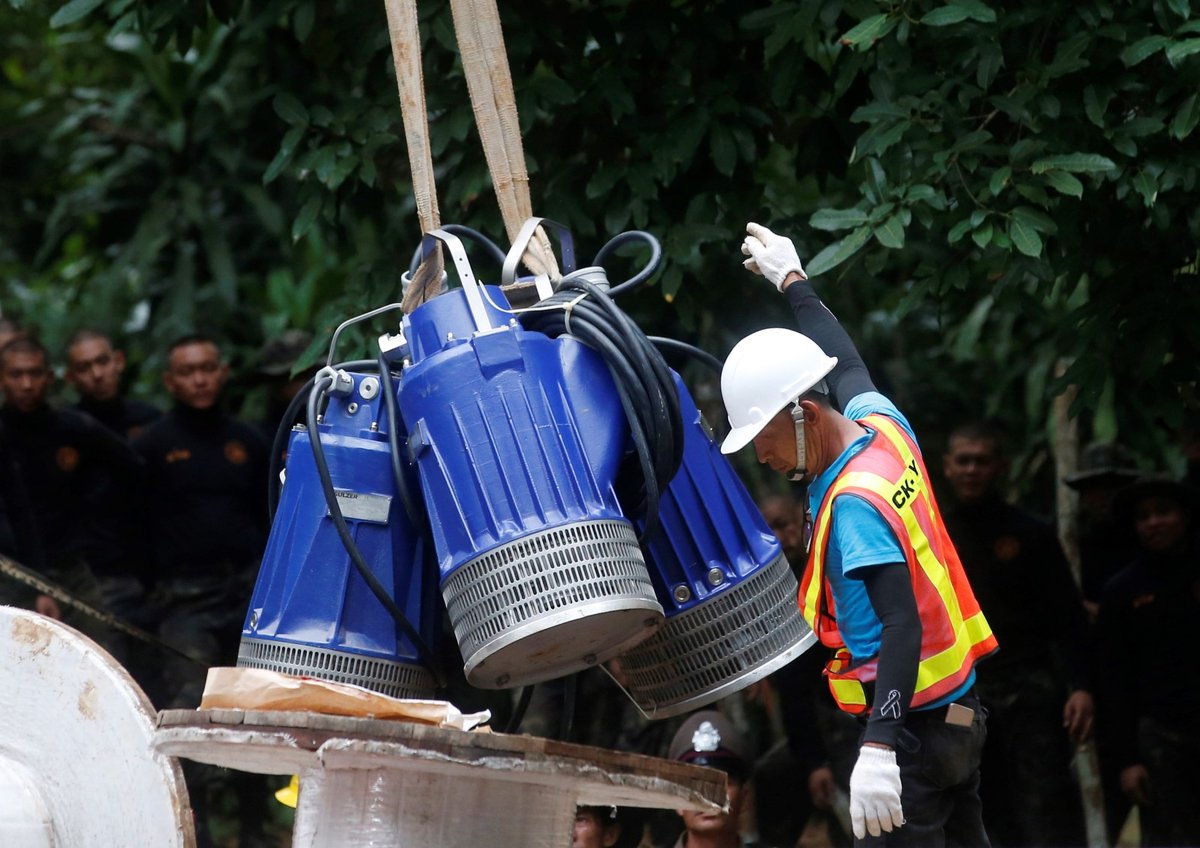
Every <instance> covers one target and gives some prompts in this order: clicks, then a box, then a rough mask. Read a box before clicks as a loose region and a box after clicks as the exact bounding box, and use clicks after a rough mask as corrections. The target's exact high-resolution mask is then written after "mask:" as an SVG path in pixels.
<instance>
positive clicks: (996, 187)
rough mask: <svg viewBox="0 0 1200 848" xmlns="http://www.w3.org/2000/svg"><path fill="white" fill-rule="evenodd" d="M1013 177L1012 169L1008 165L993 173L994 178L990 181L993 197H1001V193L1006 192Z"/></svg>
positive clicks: (989, 187) (989, 186) (989, 188)
mask: <svg viewBox="0 0 1200 848" xmlns="http://www.w3.org/2000/svg"><path fill="white" fill-rule="evenodd" d="M1011 177H1012V168H1010V167H1008V166H1007V165H1002V166H1000V167H999V168H997V169H996V170H995V171H993V172H992V178H991V179H990V180H988V190H989V191H991V193H992V196H993V197H999V196H1000V192H1002V191H1004V187H1005V186H1006V185H1008V181H1009V178H1011Z"/></svg>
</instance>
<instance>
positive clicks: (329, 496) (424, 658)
mask: <svg viewBox="0 0 1200 848" xmlns="http://www.w3.org/2000/svg"><path fill="white" fill-rule="evenodd" d="M332 385H333V378H331V377H322V378H321V379H320V380H318V381H317V383H316V384H315V385H314V386H313V387H312V389H311V391H309V392H308V400H307V413H308V431H309V443H310V444H311V445H312V453H313V462H314V463H315V464H316V466H317V476H318V477H319V478H320V480H321V492H322V493H323V494H324V495H325V506H326V508H327V509H328V510H329V517H330V518H331V519H333V526H334V527H335V528H336V529H337V534H338V538H339V539H341V540H342V546H343V547H344V548H345V549H346V553H347V554H349V555H350V561H351V562H352V563H354V568H355V570H357V571H358V575H359V577H361V578H362V579H363V582H365V583H366V584H367V587H368V588H369V589H370V590H371V593H372V594H373V595H375V597H376V599H377V600H378V601H379V602H380V603H381V604H383V607H384V609H386V610H387V611H388V613H389V614H390V615H391V616H392V618H393V619H394V620H395V622H396V626H397V627H399V628H400V631H401V632H402V633H403V634H404V635H405V636H407V637H408V639H409V641H410V642H412V645H413V647H414V648H415V649H416V651H417V656H418V657H419V659H420V660H421V664H422V665H424V666H425V668H426V669H428V670H429V673H430V674H432V675H433V676H434V679H435V681H436V683H437V686H438V688H439V689H441V688H444V687H445V685H446V684H445V680H444V679H443V677H442V675H441V673H440V671H439V670H438V666H437V664H436V662H435V661H434V658H433V652H432V651H430V650H429V646H428V645H426V644H425V640H424V639H423V638H421V634H420V633H418V632H417V629H416V628H415V627H413V625H412V622H410V621H409V620H408V617H407V616H406V615H405V614H404V610H402V609H400V607H399V605H397V604H396V602H395V600H393V599H392V597H391V595H389V594H388V593H387V590H386V589H384V588H383V584H381V583H380V582H379V578H377V577H376V576H375V574H374V573H373V572H372V571H371V568H370V566H369V565H367V561H366V558H364V557H363V555H362V551H360V550H359V549H358V545H357V544H355V542H354V537H353V536H351V535H350V528H349V526H348V525H347V524H346V517H345V516H344V515H342V507H341V505H340V504H339V503H338V501H337V492H335V491H334V488H333V478H332V477H331V476H330V474H329V464H328V463H327V462H326V460H325V448H324V446H323V445H322V444H321V439H320V430H319V429H318V427H319V425H318V422H317V414H318V408H319V407H320V404H321V401H322V400H323V399H324V397H325V392H326V391H328V390H329V388H330V386H332Z"/></svg>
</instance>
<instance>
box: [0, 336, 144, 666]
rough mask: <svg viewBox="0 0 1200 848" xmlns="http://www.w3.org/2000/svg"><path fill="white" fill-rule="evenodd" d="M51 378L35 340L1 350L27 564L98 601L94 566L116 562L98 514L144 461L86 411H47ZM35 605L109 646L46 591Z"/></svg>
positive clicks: (1, 383)
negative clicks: (29, 540) (24, 513)
mask: <svg viewBox="0 0 1200 848" xmlns="http://www.w3.org/2000/svg"><path fill="white" fill-rule="evenodd" d="M50 381H51V372H50V368H49V365H48V357H47V355H46V349H45V348H44V347H43V346H42V345H41V343H40V342H38V341H36V340H34V339H31V338H27V337H26V338H19V339H16V340H15V341H12V342H10V343H9V344H8V345H6V346H5V347H4V348H3V350H2V351H0V388H2V389H3V391H4V395H5V403H4V407H3V409H2V410H0V418H2V419H3V423H4V431H5V436H6V439H7V442H8V446H9V455H10V457H11V461H12V462H13V463H14V464H15V465H16V470H17V473H16V478H17V480H16V482H18V483H19V484H20V486H21V488H22V490H23V494H22V497H24V498H25V499H26V500H27V503H28V507H29V509H28V512H29V515H30V516H31V518H30V520H31V521H32V523H33V531H34V532H33V533H32V534H31V535H32V536H33V537H34V540H35V542H36V550H34V547H35V545H34V544H27V545H26V546H25V548H26V556H27V558H28V561H27V562H26V563H25V564H26V565H28V566H29V567H30V568H33V569H34V570H37V571H40V572H42V573H43V574H44V575H45V576H46V577H48V578H49V579H50V580H51V581H52V582H55V583H58V584H60V585H61V586H62V587H63V588H64V589H66V590H67V591H69V592H72V593H73V594H75V595H76V596H77V597H79V598H80V600H83V601H86V602H88V603H91V604H93V605H95V606H98V607H99V606H103V601H102V598H101V594H100V590H99V584H98V582H97V579H96V574H95V573H94V570H93V569H94V567H101V566H102V565H103V566H108V565H113V564H112V563H107V562H105V558H104V556H103V552H104V550H105V546H106V539H107V535H106V534H107V532H108V528H106V527H105V526H104V520H103V519H104V516H105V515H107V514H108V509H109V507H110V505H111V502H112V501H113V500H114V499H117V500H120V499H123V498H127V497H128V495H129V493H130V492H132V491H133V490H134V489H135V487H136V486H137V485H138V481H139V479H140V472H141V461H140V460H139V458H138V456H137V454H136V453H134V452H133V451H132V450H131V449H130V448H129V446H128V445H126V444H125V443H124V442H122V441H121V440H120V439H118V438H117V437H116V436H114V435H113V434H112V433H110V432H109V431H108V430H106V429H105V428H104V427H102V426H101V425H100V424H99V423H98V422H96V421H95V420H94V419H92V418H91V417H90V416H88V415H85V414H83V413H81V412H78V411H75V410H71V409H52V408H51V407H50V406H49V405H48V404H47V403H46V393H47V391H48V390H49V387H50ZM114 567H115V565H114ZM35 609H36V610H37V611H38V612H40V613H42V614H43V615H49V616H51V617H53V618H60V619H65V620H66V621H67V622H68V623H70V624H73V625H74V626H77V627H79V628H80V629H82V630H84V632H86V633H88V635H90V636H92V637H93V638H95V639H97V641H100V642H101V643H102V644H105V646H106V647H109V648H110V649H112V648H113V647H114V641H113V637H112V633H111V632H110V631H109V629H108V628H106V627H103V626H102V625H99V624H97V623H96V622H95V621H93V620H91V619H85V618H83V617H81V616H77V615H76V614H75V613H68V612H67V611H65V610H62V609H60V608H59V605H58V603H57V602H56V601H55V600H53V599H52V598H50V597H48V596H44V595H43V596H40V597H38V598H37V600H36V603H35ZM64 613H67V614H66V615H64ZM118 652H119V651H118Z"/></svg>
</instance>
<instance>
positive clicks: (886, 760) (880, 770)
mask: <svg viewBox="0 0 1200 848" xmlns="http://www.w3.org/2000/svg"><path fill="white" fill-rule="evenodd" d="M850 821H851V823H852V824H853V825H854V836H855V838H857V839H865V838H866V836H867V834H868V833H870V834H871V835H872V836H879V835H880V833H883V832H885V831H886V832H888V833H891V832H892V828H893V827H900V826H901V825H903V824H904V811H903V810H902V809H901V807H900V767H899V766H898V765H896V752H895V751H892V750H889V749H887V748H876V747H874V746H872V745H863V746H862V747H861V748H859V750H858V762H857V763H855V764H854V771H853V772H851V773H850Z"/></svg>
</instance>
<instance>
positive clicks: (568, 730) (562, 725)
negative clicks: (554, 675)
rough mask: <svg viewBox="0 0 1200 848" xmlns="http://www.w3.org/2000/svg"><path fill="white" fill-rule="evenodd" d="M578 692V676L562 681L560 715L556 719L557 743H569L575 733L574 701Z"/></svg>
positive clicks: (569, 676)
mask: <svg viewBox="0 0 1200 848" xmlns="http://www.w3.org/2000/svg"><path fill="white" fill-rule="evenodd" d="M578 692H579V675H577V674H571V675H568V676H567V677H566V678H565V679H564V680H563V703H562V713H561V714H560V715H559V718H558V741H559V742H570V741H571V734H572V733H574V732H575V700H576V695H577V694H578Z"/></svg>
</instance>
